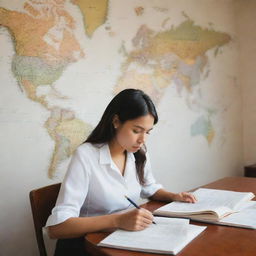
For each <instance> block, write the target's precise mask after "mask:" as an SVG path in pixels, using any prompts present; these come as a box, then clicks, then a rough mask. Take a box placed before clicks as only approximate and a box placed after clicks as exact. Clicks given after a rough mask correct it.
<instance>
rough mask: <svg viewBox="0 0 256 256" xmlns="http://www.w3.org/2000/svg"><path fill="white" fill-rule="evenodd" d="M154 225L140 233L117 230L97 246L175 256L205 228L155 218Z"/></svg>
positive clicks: (171, 219) (184, 221)
mask: <svg viewBox="0 0 256 256" xmlns="http://www.w3.org/2000/svg"><path fill="white" fill-rule="evenodd" d="M154 221H155V222H156V225H154V224H152V225H150V227H148V228H146V229H144V230H142V231H125V230H117V231H115V232H113V233H112V234H110V235H109V236H107V237H106V238H105V239H103V240H102V241H101V242H100V243H99V244H98V245H99V246H104V247H110V248H118V249H126V250H131V251H141V252H151V253H162V254H177V253H178V252H179V251H180V250H181V249H182V248H184V247H185V246H186V245H187V244H188V243H189V242H190V241H192V240H193V239H194V238H195V237H196V236H198V235H199V234H200V233H201V232H202V231H203V230H204V229H206V227H204V226H196V225H190V224H189V220H187V219H175V218H159V217H155V218H154Z"/></svg>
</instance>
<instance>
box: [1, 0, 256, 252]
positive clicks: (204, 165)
mask: <svg viewBox="0 0 256 256" xmlns="http://www.w3.org/2000/svg"><path fill="white" fill-rule="evenodd" d="M21 2H23V1H20V0H13V1H7V0H5V1H4V0H0V6H3V7H6V8H7V7H9V8H10V9H12V10H21V9H22V6H23V5H22V3H21ZM110 3H111V8H110V13H109V21H108V22H109V24H111V25H112V29H113V30H115V32H116V34H115V35H114V36H109V34H108V33H109V32H108V30H107V29H105V27H107V26H102V27H101V28H99V30H98V31H97V32H96V33H95V35H94V36H93V37H92V38H90V39H89V38H88V37H86V36H85V35H84V32H83V22H82V16H81V13H80V12H79V11H78V9H76V8H74V6H72V5H71V4H70V5H67V9H68V11H70V13H72V14H74V16H76V21H78V28H77V30H76V32H75V33H77V34H79V36H80V37H79V38H80V39H81V40H80V43H81V45H82V47H84V48H85V51H86V58H85V59H82V60H80V61H79V62H77V63H75V64H72V65H70V66H68V68H67V69H66V70H65V72H64V73H63V75H62V77H61V78H60V79H59V80H58V81H56V82H55V86H56V87H57V89H58V90H60V92H61V93H63V95H64V96H65V95H68V96H70V99H68V100H66V101H65V100H63V101H62V102H60V100H59V102H57V101H56V102H55V101H54V100H52V104H60V105H61V104H62V105H61V106H62V107H65V108H66V107H67V108H71V109H73V110H74V111H76V113H77V114H78V117H79V118H81V119H83V118H84V121H86V122H88V123H90V124H91V125H95V124H96V123H97V121H98V119H99V118H100V116H101V114H102V112H103V110H104V108H105V106H106V105H107V103H108V102H109V100H110V99H111V98H112V97H113V93H112V89H113V87H114V84H115V83H116V81H117V80H118V76H120V73H121V70H120V67H121V65H122V63H123V61H124V59H125V57H124V56H122V55H121V54H119V52H118V50H120V48H121V46H122V41H123V40H124V41H126V42H127V44H126V46H127V48H128V50H129V47H130V48H131V47H132V43H131V41H132V38H133V37H134V36H135V34H136V32H137V29H138V27H139V26H140V25H141V24H144V23H146V24H147V25H148V26H149V27H150V28H151V29H153V30H156V31H157V30H160V29H166V27H168V26H171V25H174V27H175V26H177V25H179V24H181V22H182V21H184V20H185V17H184V15H183V12H185V14H186V15H188V16H189V17H190V18H191V19H192V20H193V21H194V22H195V24H196V25H200V26H202V27H204V28H210V27H211V26H212V27H213V29H214V30H216V31H222V32H225V33H228V34H229V35H230V36H231V37H232V40H231V42H230V43H229V44H228V45H225V46H224V47H222V48H221V49H220V51H219V54H217V56H215V54H214V52H215V49H212V50H209V51H207V53H206V57H207V61H208V65H207V66H206V69H205V72H203V73H202V76H201V81H200V83H199V84H198V85H197V86H198V88H200V93H201V94H202V95H203V98H202V101H199V102H198V103H200V104H202V105H205V106H206V107H208V106H210V107H213V108H214V111H215V112H216V114H215V115H214V116H213V118H212V122H213V124H214V127H215V132H216V134H215V138H214V140H213V142H212V143H211V144H209V143H208V142H207V140H206V139H205V138H204V137H203V136H195V137H193V136H191V134H190V129H189V127H190V126H191V124H192V123H193V122H194V120H196V118H198V116H200V111H199V112H197V111H193V110H191V109H189V108H188V106H187V104H186V100H184V99H185V97H186V95H185V94H184V91H185V90H183V94H182V95H179V94H178V93H177V90H176V89H175V88H176V87H175V84H174V83H172V85H170V86H169V87H168V88H167V89H166V92H165V94H164V96H163V98H162V99H161V102H160V103H159V104H158V106H157V108H158V112H159V117H160V121H159V123H158V124H157V126H156V127H155V129H154V131H153V132H152V133H151V135H150V138H149V141H148V149H149V152H150V155H151V162H152V166H153V171H154V174H155V176H156V178H157V180H158V181H159V182H160V183H162V184H163V185H164V186H165V187H166V188H167V189H169V190H172V191H174V192H178V191H182V190H188V189H192V188H194V187H197V186H200V185H203V184H205V183H208V182H212V181H214V180H216V179H219V178H222V177H224V176H238V175H242V174H243V165H244V163H246V164H249V163H253V162H255V161H256V136H255V127H256V116H255V113H256V105H255V101H254V99H255V97H256V86H255V82H254V81H255V80H256V79H255V76H256V70H255V67H256V65H255V64H256V63H255V62H256V60H255V59H256V58H255V45H256V36H255V33H256V32H253V31H255V20H254V16H255V10H256V1H253V0H252V1H247V0H241V1H232V0H223V1H216V0H179V1H177V0H157V1H156V0H144V1H137V0H129V1H127V0H122V2H121V0H110ZM126 5H128V7H127V6H126ZM138 5H144V6H145V8H146V11H145V15H144V16H136V15H135V13H134V7H136V6H138ZM156 7H161V8H159V9H158V10H156V9H157V8H156ZM166 10H167V11H166ZM129 11H130V12H129ZM163 17H164V18H163ZM163 24H166V25H165V26H166V27H165V28H163V27H161V26H162V25H163ZM210 24H212V25H210ZM237 31H239V33H238V32H237ZM102 37H104V40H105V41H104V42H103V40H102ZM238 42H240V49H239V48H238ZM0 45H1V47H0V74H1V75H0V90H1V94H0V97H1V100H0V129H1V133H0V140H1V147H0V155H1V157H0V173H1V176H0V198H1V199H0V209H1V211H0V230H1V231H0V248H1V249H0V256H12V255H13V256H14V255H19V256H23V255H24V256H35V255H39V254H38V250H37V246H36V240H35V235H34V228H33V222H32V217H31V210H30V205H29V199H28V195H29V191H30V190H32V189H34V188H37V187H41V186H45V185H48V184H50V183H55V182H59V181H61V180H62V176H63V175H64V173H65V170H66V168H67V164H68V161H69V160H66V161H64V162H63V163H62V164H61V165H60V166H59V169H58V173H57V174H58V175H57V177H56V178H55V179H53V180H50V179H49V178H48V177H47V168H48V165H49V160H50V159H51V156H52V152H53V150H54V141H53V140H52V139H51V138H50V136H49V134H48V133H47V131H46V129H45V128H44V123H45V121H46V120H47V119H48V117H49V112H48V111H47V110H45V109H44V108H42V106H40V105H39V104H38V103H36V102H33V101H31V100H30V99H28V98H27V97H26V95H25V93H24V92H22V91H21V90H20V88H19V86H18V84H17V81H16V79H15V77H14V76H13V74H12V72H11V62H12V56H13V55H14V54H15V52H14V46H13V44H12V41H11V38H10V34H9V31H7V30H6V29H3V28H1V27H0ZM90 50H91V51H90ZM239 53H240V55H239ZM97 54H98V55H97ZM239 56H240V61H239V60H238V57H239ZM195 96H196V95H195ZM52 98H54V95H53V96H52ZM242 98H243V106H244V107H243V108H242ZM96 99H97V101H98V102H96ZM72 100H73V101H72ZM190 100H191V98H190ZM95 102H96V103H95ZM242 109H243V115H242ZM242 116H243V120H244V122H243V123H242ZM243 124H244V125H243ZM242 126H243V131H242ZM242 135H243V136H244V142H243V140H242V139H243V137H242ZM243 149H244V151H243ZM243 152H244V160H243Z"/></svg>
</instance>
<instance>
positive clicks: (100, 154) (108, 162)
mask: <svg viewBox="0 0 256 256" xmlns="http://www.w3.org/2000/svg"><path fill="white" fill-rule="evenodd" d="M144 173H145V185H143V186H142V185H140V183H139V181H138V178H137V174H136V166H135V157H134V155H133V153H130V152H128V153H127V159H126V166H125V171H124V175H123V176H122V174H121V172H120V170H119V169H118V168H117V166H116V165H115V163H114V162H113V160H112V158H111V155H110V151H109V147H108V144H103V145H99V144H91V143H84V144H82V145H81V146H79V147H78V149H77V150H76V152H75V153H74V155H73V157H72V159H71V162H70V165H69V168H68V171H67V173H66V176H65V178H64V180H63V182H62V184H61V188H60V192H59V196H58V199H57V202H56V205H55V207H54V208H53V210H52V214H51V215H50V216H49V218H48V220H47V223H46V227H47V226H52V225H56V224H59V223H62V222H64V221H65V220H67V219H68V218H71V217H85V216H98V215H105V214H111V213H114V212H118V211H122V210H125V209H128V208H129V207H131V204H130V203H129V202H128V201H127V199H126V198H125V197H124V196H125V195H127V196H128V197H130V198H131V199H132V200H134V201H135V202H137V201H138V199H139V197H142V198H148V197H150V196H152V195H153V194H154V193H155V192H156V191H157V190H159V189H160V188H161V187H162V186H161V185H160V184H156V183H155V179H154V177H153V175H152V173H151V166H150V162H149V159H148V155H147V161H146V165H145V168H144Z"/></svg>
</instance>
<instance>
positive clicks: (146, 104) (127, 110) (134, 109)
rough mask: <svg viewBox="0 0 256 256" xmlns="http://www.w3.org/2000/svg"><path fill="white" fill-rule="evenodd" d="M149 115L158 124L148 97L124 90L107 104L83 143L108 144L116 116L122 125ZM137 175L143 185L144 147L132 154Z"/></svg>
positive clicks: (136, 91) (113, 130)
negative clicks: (98, 120)
mask: <svg viewBox="0 0 256 256" xmlns="http://www.w3.org/2000/svg"><path fill="white" fill-rule="evenodd" d="M147 114H151V115H152V116H153V117H154V124H156V123H157V122H158V115H157V112H156V109H155V106H154V103H153V102H152V100H151V99H150V97H149V96H148V95H147V94H145V93H144V92H143V91H141V90H136V89H125V90H123V91H121V92H120V93H118V94H117V95H116V96H115V97H114V98H113V99H112V100H111V102H110V103H109V104H108V106H107V108H106V110H105V111H104V113H103V115H102V117H101V120H100V122H99V123H98V125H97V126H96V127H95V129H94V130H93V131H92V132H91V134H90V135H89V136H88V138H87V139H86V141H85V142H90V143H92V144H96V143H99V144H100V143H107V142H110V141H111V140H112V139H113V138H114V137H115V135H116V130H115V129H114V126H113V118H114V116H115V115H117V116H118V118H119V121H120V122H121V123H124V122H126V121H128V120H133V119H136V118H138V117H141V116H145V115H147ZM134 156H135V164H136V170H137V175H138V178H139V182H140V184H142V185H143V184H145V180H144V167H145V163H146V147H145V145H144V148H141V149H140V150H138V151H137V152H135V153H134Z"/></svg>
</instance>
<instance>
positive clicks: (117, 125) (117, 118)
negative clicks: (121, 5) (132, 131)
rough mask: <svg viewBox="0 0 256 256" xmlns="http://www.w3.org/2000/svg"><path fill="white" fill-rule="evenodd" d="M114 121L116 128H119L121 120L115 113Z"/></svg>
mask: <svg viewBox="0 0 256 256" xmlns="http://www.w3.org/2000/svg"><path fill="white" fill-rule="evenodd" d="M112 123H113V126H114V128H115V129H117V128H118V127H119V126H120V120H119V117H118V115H114V117H113V121H112Z"/></svg>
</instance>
